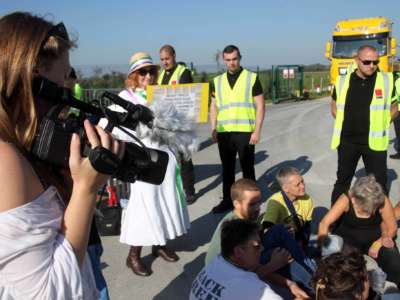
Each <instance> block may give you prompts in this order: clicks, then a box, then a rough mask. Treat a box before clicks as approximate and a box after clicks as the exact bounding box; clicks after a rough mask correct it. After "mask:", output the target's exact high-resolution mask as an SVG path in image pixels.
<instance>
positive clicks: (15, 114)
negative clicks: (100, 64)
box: [0, 12, 124, 299]
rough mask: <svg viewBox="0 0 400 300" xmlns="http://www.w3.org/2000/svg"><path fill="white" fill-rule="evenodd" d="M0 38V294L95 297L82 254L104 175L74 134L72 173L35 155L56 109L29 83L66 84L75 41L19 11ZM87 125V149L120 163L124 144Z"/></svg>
mask: <svg viewBox="0 0 400 300" xmlns="http://www.w3.org/2000/svg"><path fill="white" fill-rule="evenodd" d="M0 36H1V39H0V53H1V59H0V157H1V160H0V182H1V186H2V187H3V189H2V196H1V198H0V227H1V231H0V295H1V297H2V298H7V299H95V298H96V297H98V295H97V294H98V293H97V289H96V286H95V282H94V279H93V274H92V272H91V269H90V264H89V262H88V258H87V257H86V249H87V243H88V236H89V229H90V224H91V221H92V216H93V208H94V206H95V197H96V194H97V191H98V190H99V188H100V187H101V186H102V185H104V184H105V182H106V180H107V179H108V177H109V176H107V175H103V174H100V173H98V172H97V171H95V169H94V168H93V167H92V165H91V163H90V161H89V159H88V158H84V157H82V156H81V150H80V149H81V145H80V143H81V142H80V139H79V137H78V135H76V134H74V135H73V136H72V141H71V146H70V156H69V170H68V169H64V170H61V169H60V168H56V167H53V166H51V165H49V164H48V163H46V162H44V161H40V160H39V159H38V158H36V157H35V156H34V155H33V154H32V146H33V144H34V139H35V135H36V134H37V132H38V130H39V126H40V123H41V121H42V119H43V117H44V116H45V115H46V113H47V112H48V111H49V109H51V108H52V107H54V105H55V103H54V100H55V99H45V98H43V97H38V96H35V95H34V92H33V84H32V82H33V80H37V79H40V78H45V79H47V80H50V81H52V82H54V83H56V84H57V85H59V86H63V84H64V80H65V78H66V76H68V74H69V72H70V65H69V50H70V49H71V48H72V47H73V46H74V43H73V42H72V41H71V40H70V39H69V37H68V33H67V31H66V29H65V27H64V25H63V24H62V23H60V24H57V25H54V24H52V23H50V22H48V21H46V20H44V19H43V18H40V17H36V16H33V15H31V14H29V13H19V12H16V13H12V14H9V15H6V16H3V17H1V19H0ZM51 100H53V101H51ZM84 127H85V131H86V135H87V138H88V141H89V143H90V145H91V147H92V148H95V147H96V146H100V147H103V148H106V149H109V150H111V151H112V152H113V153H114V154H119V155H120V157H122V155H121V153H122V151H123V148H124V147H123V145H122V143H119V142H118V141H117V140H115V139H113V138H112V137H111V136H110V135H109V134H107V133H106V132H105V131H104V130H102V129H101V128H100V127H95V128H94V127H92V126H91V125H90V123H89V122H88V121H85V124H84Z"/></svg>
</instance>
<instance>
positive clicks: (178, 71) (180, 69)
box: [157, 64, 186, 85]
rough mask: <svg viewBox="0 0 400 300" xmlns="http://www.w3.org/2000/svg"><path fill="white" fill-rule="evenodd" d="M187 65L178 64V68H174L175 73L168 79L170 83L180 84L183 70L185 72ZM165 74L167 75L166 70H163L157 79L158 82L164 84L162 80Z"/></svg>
mask: <svg viewBox="0 0 400 300" xmlns="http://www.w3.org/2000/svg"><path fill="white" fill-rule="evenodd" d="M185 70H186V67H184V66H182V65H179V64H178V65H176V68H175V70H174V73H172V76H171V78H170V79H169V81H168V84H169V85H171V84H179V80H180V79H181V76H182V74H183V72H185ZM164 75H165V70H162V71H161V74H160V77H158V80H157V84H162V81H163V79H164Z"/></svg>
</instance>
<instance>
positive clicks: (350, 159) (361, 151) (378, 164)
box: [331, 141, 387, 205]
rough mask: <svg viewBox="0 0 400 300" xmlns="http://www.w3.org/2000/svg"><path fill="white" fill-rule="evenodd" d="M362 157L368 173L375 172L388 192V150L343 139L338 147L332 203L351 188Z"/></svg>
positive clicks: (377, 179) (377, 178)
mask: <svg viewBox="0 0 400 300" xmlns="http://www.w3.org/2000/svg"><path fill="white" fill-rule="evenodd" d="M360 157H362V160H363V162H364V166H365V170H366V173H367V174H374V175H375V178H376V181H378V182H379V183H380V184H381V185H382V188H383V190H384V191H385V193H386V181H387V164H386V160H387V151H373V150H371V149H370V148H369V147H368V145H358V144H352V143H349V142H347V141H341V142H340V145H339V148H338V169H337V173H336V175H337V179H336V182H335V186H334V187H333V191H332V197H331V205H333V204H334V203H335V202H336V200H337V199H338V198H339V197H340V195H342V194H343V193H345V192H347V191H348V190H349V188H350V184H351V180H352V179H353V176H354V173H355V171H356V168H357V163H358V161H359V160H360Z"/></svg>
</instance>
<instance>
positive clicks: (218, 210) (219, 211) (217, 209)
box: [211, 201, 233, 214]
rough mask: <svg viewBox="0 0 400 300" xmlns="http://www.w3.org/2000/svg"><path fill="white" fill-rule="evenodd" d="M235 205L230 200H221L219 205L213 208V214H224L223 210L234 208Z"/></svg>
mask: <svg viewBox="0 0 400 300" xmlns="http://www.w3.org/2000/svg"><path fill="white" fill-rule="evenodd" d="M232 208H233V205H232V203H229V202H228V201H221V202H220V203H219V204H218V205H217V206H214V207H213V208H212V210H211V212H212V213H213V214H222V213H223V212H226V211H229V210H232Z"/></svg>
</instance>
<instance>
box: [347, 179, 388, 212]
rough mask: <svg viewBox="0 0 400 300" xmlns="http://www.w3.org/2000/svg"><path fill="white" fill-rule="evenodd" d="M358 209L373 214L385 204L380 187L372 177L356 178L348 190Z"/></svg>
mask: <svg viewBox="0 0 400 300" xmlns="http://www.w3.org/2000/svg"><path fill="white" fill-rule="evenodd" d="M350 195H351V197H354V198H355V200H356V201H357V204H358V205H359V206H360V208H361V209H362V210H363V211H365V212H366V213H368V214H373V213H374V212H375V211H376V210H377V209H380V208H381V207H383V205H384V204H385V194H384V192H383V189H382V186H381V185H380V184H379V183H378V182H377V181H376V179H375V176H374V175H372V174H371V175H368V176H365V177H361V178H358V179H357V180H356V182H355V183H354V185H353V187H352V188H351V189H350Z"/></svg>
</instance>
